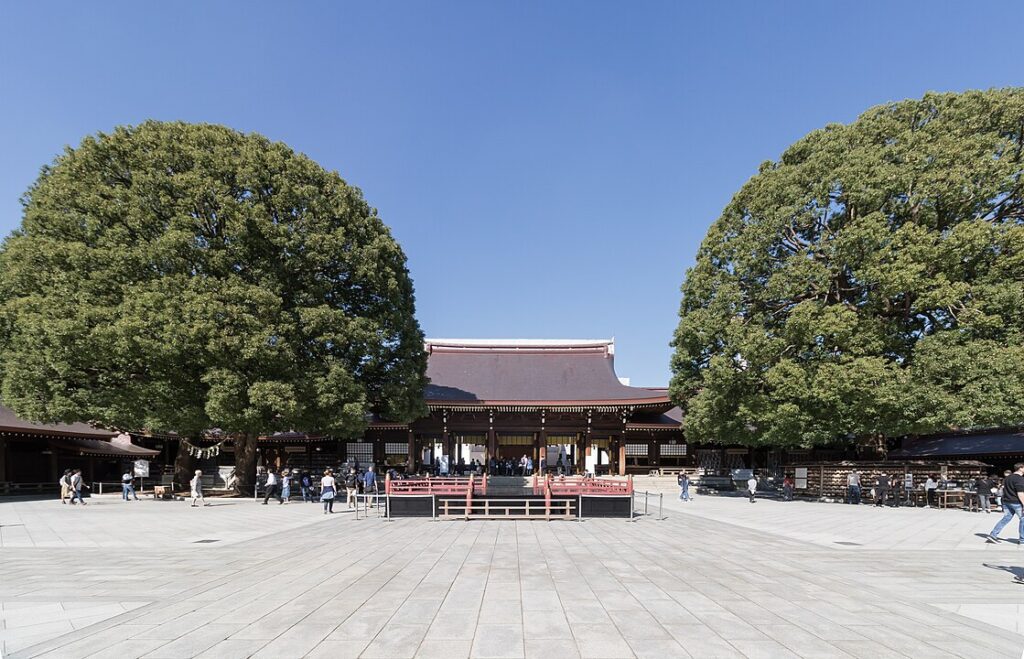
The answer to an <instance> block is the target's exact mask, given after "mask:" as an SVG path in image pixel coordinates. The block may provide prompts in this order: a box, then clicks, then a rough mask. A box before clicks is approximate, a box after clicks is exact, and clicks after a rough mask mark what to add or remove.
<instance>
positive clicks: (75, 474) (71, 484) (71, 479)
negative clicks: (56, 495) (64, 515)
mask: <svg viewBox="0 0 1024 659" xmlns="http://www.w3.org/2000/svg"><path fill="white" fill-rule="evenodd" d="M57 484H58V485H60V502H61V503H62V504H67V503H68V501H69V500H70V502H71V505H75V504H76V503H80V504H82V505H83V506H84V505H85V499H83V498H82V489H83V488H84V489H86V490H88V489H90V488H89V486H88V485H86V484H85V480H84V479H83V478H82V470H81V469H65V470H64V474H63V475H62V476H61V477H60V480H59V481H57Z"/></svg>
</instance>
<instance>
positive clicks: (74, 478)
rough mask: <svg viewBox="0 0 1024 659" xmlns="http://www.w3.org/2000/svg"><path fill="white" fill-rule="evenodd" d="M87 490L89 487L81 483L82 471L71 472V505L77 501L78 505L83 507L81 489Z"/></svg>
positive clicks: (83, 501) (83, 500)
mask: <svg viewBox="0 0 1024 659" xmlns="http://www.w3.org/2000/svg"><path fill="white" fill-rule="evenodd" d="M83 487H84V488H86V489H88V488H89V486H88V485H86V484H85V483H84V482H83V481H82V470H81V469H75V470H74V471H73V472H71V503H74V502H75V499H78V503H80V504H82V505H83V506H84V505H85V499H83V498H82V488H83Z"/></svg>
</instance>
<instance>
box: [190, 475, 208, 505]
mask: <svg viewBox="0 0 1024 659" xmlns="http://www.w3.org/2000/svg"><path fill="white" fill-rule="evenodd" d="M188 485H189V489H191V490H192V507H193V508H195V507H196V504H198V503H199V502H200V501H202V502H203V505H204V506H209V505H210V504H208V503H206V499H205V498H204V497H203V470H202V469H196V475H195V476H193V477H192V480H190V481H189V482H188Z"/></svg>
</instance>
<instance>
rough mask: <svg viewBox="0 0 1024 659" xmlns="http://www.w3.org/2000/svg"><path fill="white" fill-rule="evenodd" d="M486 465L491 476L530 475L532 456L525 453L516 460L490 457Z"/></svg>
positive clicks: (531, 471) (531, 473) (531, 472)
mask: <svg viewBox="0 0 1024 659" xmlns="http://www.w3.org/2000/svg"><path fill="white" fill-rule="evenodd" d="M487 467H488V473H490V474H491V475H493V476H532V475H533V458H531V457H530V456H528V455H525V454H524V455H523V457H521V458H519V459H518V460H515V459H513V458H505V459H501V458H497V459H495V458H491V459H490V461H489V462H488V464H487Z"/></svg>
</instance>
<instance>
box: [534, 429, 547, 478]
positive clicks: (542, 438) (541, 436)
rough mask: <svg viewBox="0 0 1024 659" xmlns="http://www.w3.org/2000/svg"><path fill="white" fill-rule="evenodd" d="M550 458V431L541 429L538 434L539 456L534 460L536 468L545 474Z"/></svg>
mask: <svg viewBox="0 0 1024 659" xmlns="http://www.w3.org/2000/svg"><path fill="white" fill-rule="evenodd" d="M547 458H548V431H547V430H543V429H542V430H541V431H540V433H538V435H537V456H536V458H534V460H533V466H534V470H535V471H536V472H537V473H539V474H543V473H544V469H545V468H546V467H547V464H546V463H547Z"/></svg>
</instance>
